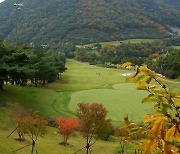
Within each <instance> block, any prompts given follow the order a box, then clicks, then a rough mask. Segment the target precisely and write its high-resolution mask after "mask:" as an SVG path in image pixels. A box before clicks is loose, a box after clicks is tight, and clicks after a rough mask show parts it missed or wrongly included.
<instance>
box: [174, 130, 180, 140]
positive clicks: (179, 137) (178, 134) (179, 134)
mask: <svg viewBox="0 0 180 154" xmlns="http://www.w3.org/2000/svg"><path fill="white" fill-rule="evenodd" d="M179 129H180V128H179ZM174 140H175V141H176V142H180V132H179V131H178V130H177V129H176V132H175V135H174Z"/></svg>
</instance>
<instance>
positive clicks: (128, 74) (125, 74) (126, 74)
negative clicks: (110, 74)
mask: <svg viewBox="0 0 180 154" xmlns="http://www.w3.org/2000/svg"><path fill="white" fill-rule="evenodd" d="M121 75H122V76H130V75H131V73H123V74H121Z"/></svg>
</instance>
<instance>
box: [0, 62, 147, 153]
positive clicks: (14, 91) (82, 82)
mask: <svg viewBox="0 0 180 154" xmlns="http://www.w3.org/2000/svg"><path fill="white" fill-rule="evenodd" d="M67 67H68V70H67V72H65V73H64V74H63V79H62V80H61V81H58V82H56V83H53V84H50V85H49V86H48V87H44V88H42V87H38V88H35V87H17V86H10V85H5V90H4V91H2V92H1V93H0V102H6V103H7V105H6V106H5V107H0V123H1V125H0V143H1V144H0V153H1V154H11V153H12V152H11V151H13V150H15V149H16V148H19V147H22V146H23V145H25V143H19V142H17V141H15V140H14V138H15V137H17V135H16V134H14V135H13V136H11V137H10V138H9V139H6V136H7V135H8V134H9V133H10V132H11V131H12V129H13V125H12V122H11V117H14V116H15V115H16V112H17V111H19V110H20V109H23V108H33V109H34V110H38V111H40V114H42V115H45V116H48V117H57V116H69V115H70V114H72V113H73V111H75V108H76V104H77V103H78V102H79V101H87V102H91V101H93V102H94V101H98V102H101V103H104V105H105V106H106V107H107V108H108V110H109V113H108V116H109V117H111V118H113V119H114V120H120V121H121V118H122V117H123V116H124V115H125V113H126V112H127V113H128V112H129V116H130V117H132V115H133V119H136V120H137V118H139V117H140V116H141V114H142V113H141V111H139V109H142V112H144V111H145V110H146V109H147V108H146V107H145V106H146V105H142V104H140V102H138V103H137V102H136V101H135V102H134V103H137V104H138V105H137V104H134V105H132V101H134V100H138V101H140V100H141V99H140V98H139V97H141V98H143V97H144V96H145V95H146V94H145V93H143V92H142V91H136V90H134V85H132V84H125V83H124V80H125V77H122V76H121V74H122V73H125V72H126V73H127V72H131V73H132V71H127V70H115V69H107V68H100V67H96V66H90V65H88V64H85V63H79V62H76V61H74V60H69V61H68V63H67ZM97 73H98V74H100V75H98V74H97ZM140 93H141V94H140ZM71 96H72V99H71ZM83 99H85V100H83ZM69 102H70V104H69ZM138 106H139V107H138ZM69 107H70V108H69ZM126 107H128V110H127V108H126ZM135 107H136V108H135ZM116 109H117V110H116ZM137 109H138V110H137ZM139 120H140V119H139ZM49 131H50V133H48V134H47V135H46V136H45V138H41V139H40V140H39V142H38V150H39V153H43V154H46V153H47V154H49V153H52V152H53V153H62V154H65V153H73V152H75V151H76V150H78V149H79V148H80V147H82V146H83V145H84V142H83V140H82V138H81V137H80V136H79V135H78V136H74V137H73V138H72V139H70V141H69V143H70V146H68V147H63V146H60V145H58V143H59V142H60V141H61V137H60V136H58V135H55V134H54V132H55V131H56V129H54V128H49ZM44 147H46V148H44ZM117 148H118V142H117V141H116V142H115V141H110V142H103V141H98V142H97V144H95V145H94V148H93V149H94V152H95V153H100V154H101V153H103V154H104V153H107V154H111V153H114V152H115V150H116V149H117ZM27 151H28V152H29V150H28V148H27V149H24V150H22V151H19V152H17V154H21V153H22V154H25V153H28V152H27ZM105 151H106V152H105ZM131 152H132V151H131ZM82 153H83V152H82Z"/></svg>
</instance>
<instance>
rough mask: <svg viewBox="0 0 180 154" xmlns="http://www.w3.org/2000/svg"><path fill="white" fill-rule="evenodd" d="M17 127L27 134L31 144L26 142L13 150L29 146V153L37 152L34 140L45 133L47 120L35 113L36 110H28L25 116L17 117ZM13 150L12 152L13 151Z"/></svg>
mask: <svg viewBox="0 0 180 154" xmlns="http://www.w3.org/2000/svg"><path fill="white" fill-rule="evenodd" d="M17 124H18V129H19V131H20V132H21V133H22V134H27V135H28V136H29V137H30V139H31V144H28V145H26V146H24V147H22V148H19V149H17V150H15V151H19V150H21V149H23V148H26V147H28V146H31V147H32V149H31V154H33V153H38V152H37V149H36V142H37V140H38V137H39V136H43V135H45V134H46V133H47V130H46V124H47V121H46V120H45V119H44V118H41V117H39V116H38V115H37V112H33V111H29V112H28V113H27V115H26V116H24V117H20V118H18V119H17ZM15 151H14V152H15Z"/></svg>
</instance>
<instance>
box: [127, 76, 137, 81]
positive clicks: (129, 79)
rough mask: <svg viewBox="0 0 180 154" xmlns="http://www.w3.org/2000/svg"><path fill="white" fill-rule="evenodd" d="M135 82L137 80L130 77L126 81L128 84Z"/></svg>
mask: <svg viewBox="0 0 180 154" xmlns="http://www.w3.org/2000/svg"><path fill="white" fill-rule="evenodd" d="M134 81H135V79H134V78H133V77H129V78H127V79H126V82H134Z"/></svg>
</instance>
